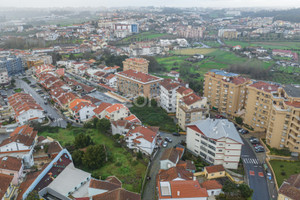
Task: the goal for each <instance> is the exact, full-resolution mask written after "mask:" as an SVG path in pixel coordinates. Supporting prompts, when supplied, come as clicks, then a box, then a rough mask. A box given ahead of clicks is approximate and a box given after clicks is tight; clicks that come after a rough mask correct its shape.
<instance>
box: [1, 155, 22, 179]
mask: <svg viewBox="0 0 300 200" xmlns="http://www.w3.org/2000/svg"><path fill="white" fill-rule="evenodd" d="M23 168H24V166H23V161H22V159H20V158H16V157H12V156H4V157H1V158H0V173H1V174H7V175H13V177H14V178H13V180H12V184H14V185H18V184H19V182H20V179H21V178H22V177H23Z"/></svg>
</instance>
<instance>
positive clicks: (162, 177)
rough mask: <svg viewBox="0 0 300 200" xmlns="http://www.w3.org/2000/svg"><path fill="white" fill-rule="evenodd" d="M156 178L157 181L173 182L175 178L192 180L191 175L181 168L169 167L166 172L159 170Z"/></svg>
mask: <svg viewBox="0 0 300 200" xmlns="http://www.w3.org/2000/svg"><path fill="white" fill-rule="evenodd" d="M157 177H158V179H159V181H173V180H174V179H177V178H181V179H184V180H193V173H192V172H189V171H187V170H185V169H184V168H183V167H171V168H169V169H167V170H160V171H159V173H158V175H157Z"/></svg>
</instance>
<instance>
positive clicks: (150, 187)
mask: <svg viewBox="0 0 300 200" xmlns="http://www.w3.org/2000/svg"><path fill="white" fill-rule="evenodd" d="M160 135H161V136H162V137H163V138H165V137H170V138H172V140H173V141H172V143H168V146H167V147H166V148H163V147H161V148H160V150H159V151H158V153H157V154H156V156H155V158H154V159H153V160H152V164H151V166H150V171H149V176H150V177H151V179H150V180H148V181H147V183H146V185H145V189H144V194H143V200H156V175H157V173H158V171H159V169H160V163H159V160H160V158H161V156H162V154H163V152H165V150H166V149H168V148H170V147H174V146H175V145H177V144H178V143H180V142H181V140H184V141H185V140H186V139H185V135H182V136H180V137H178V136H173V135H172V134H169V133H164V132H160Z"/></svg>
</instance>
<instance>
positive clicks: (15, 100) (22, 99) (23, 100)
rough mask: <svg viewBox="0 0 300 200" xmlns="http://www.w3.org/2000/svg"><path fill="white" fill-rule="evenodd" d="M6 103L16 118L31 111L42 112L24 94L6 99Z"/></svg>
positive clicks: (38, 106)
mask: <svg viewBox="0 0 300 200" xmlns="http://www.w3.org/2000/svg"><path fill="white" fill-rule="evenodd" d="M8 102H9V105H10V106H11V107H12V108H13V110H14V112H15V113H16V115H17V116H19V115H20V114H21V113H23V112H25V111H28V110H31V109H35V110H43V108H42V107H41V106H40V105H39V104H37V103H36V101H35V100H34V99H33V98H32V97H31V96H30V95H29V94H25V93H16V94H14V95H12V96H10V97H8Z"/></svg>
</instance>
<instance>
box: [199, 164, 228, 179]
mask: <svg viewBox="0 0 300 200" xmlns="http://www.w3.org/2000/svg"><path fill="white" fill-rule="evenodd" d="M204 174H205V178H207V179H208V180H210V179H216V178H223V177H225V176H226V171H225V168H224V166H223V165H212V166H207V167H204Z"/></svg>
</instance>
